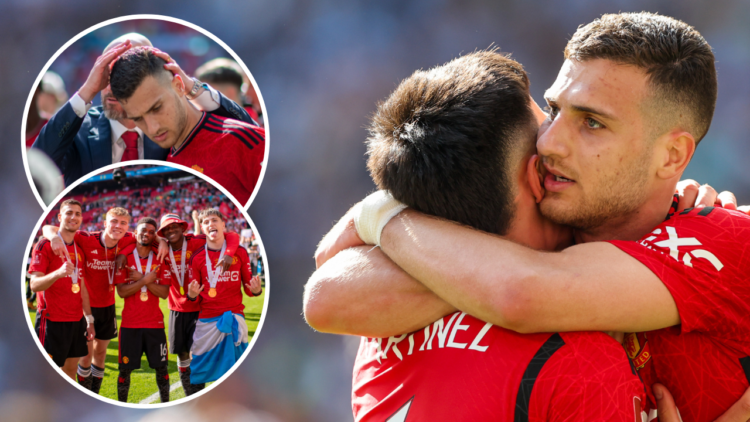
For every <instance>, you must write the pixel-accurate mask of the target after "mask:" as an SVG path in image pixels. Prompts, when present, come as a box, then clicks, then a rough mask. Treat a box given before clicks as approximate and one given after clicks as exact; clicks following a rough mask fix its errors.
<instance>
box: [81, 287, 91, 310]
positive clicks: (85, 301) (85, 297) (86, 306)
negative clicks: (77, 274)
mask: <svg viewBox="0 0 750 422" xmlns="http://www.w3.org/2000/svg"><path fill="white" fill-rule="evenodd" d="M81 303H82V306H83V315H85V316H88V315H91V299H90V298H89V291H88V289H86V283H81Z"/></svg>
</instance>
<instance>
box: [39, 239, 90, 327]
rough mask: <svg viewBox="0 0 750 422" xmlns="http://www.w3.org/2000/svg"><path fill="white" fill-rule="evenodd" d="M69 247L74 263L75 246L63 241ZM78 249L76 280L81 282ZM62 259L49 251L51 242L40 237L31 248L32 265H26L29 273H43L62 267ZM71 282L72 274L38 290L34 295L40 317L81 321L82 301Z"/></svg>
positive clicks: (79, 251)
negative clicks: (32, 249) (72, 287)
mask: <svg viewBox="0 0 750 422" xmlns="http://www.w3.org/2000/svg"><path fill="white" fill-rule="evenodd" d="M65 246H66V247H67V248H68V254H69V255H70V259H71V261H72V262H73V265H75V263H76V255H75V254H76V252H75V251H76V247H75V246H74V245H73V244H70V245H68V244H66V245H65ZM77 250H78V274H79V277H78V283H79V284H80V283H82V282H83V273H84V271H83V266H84V258H83V253H82V252H81V248H77ZM64 262H65V258H60V257H58V256H57V255H55V253H54V252H52V247H51V246H50V241H49V240H47V239H44V238H43V239H42V240H40V241H39V243H37V244H36V247H34V252H33V253H32V255H31V265H30V266H29V274H31V273H35V272H40V273H43V274H44V275H47V274H49V273H51V272H52V271H55V270H57V269H58V268H60V267H62V265H63V263H64ZM72 285H73V279H72V278H71V277H62V278H58V279H57V281H55V282H54V283H53V284H52V286H50V287H49V288H48V289H47V290H44V291H41V292H39V293H38V294H37V303H36V306H37V312H41V313H42V316H44V317H45V318H46V319H48V320H50V321H56V322H66V321H67V322H70V321H80V320H81V318H82V317H83V304H82V301H81V291H80V290H79V291H78V293H73V291H72V290H71V286H72Z"/></svg>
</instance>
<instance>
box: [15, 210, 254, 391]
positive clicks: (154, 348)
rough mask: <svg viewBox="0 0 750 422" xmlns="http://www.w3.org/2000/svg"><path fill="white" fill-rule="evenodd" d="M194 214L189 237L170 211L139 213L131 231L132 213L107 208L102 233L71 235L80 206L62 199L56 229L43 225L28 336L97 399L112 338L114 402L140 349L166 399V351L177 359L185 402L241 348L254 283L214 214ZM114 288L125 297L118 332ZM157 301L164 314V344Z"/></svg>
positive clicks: (242, 253)
mask: <svg viewBox="0 0 750 422" xmlns="http://www.w3.org/2000/svg"><path fill="white" fill-rule="evenodd" d="M193 216H194V224H195V226H196V228H198V227H200V229H199V230H196V233H187V232H186V231H187V229H188V226H189V225H188V223H187V222H186V221H184V220H182V219H180V217H179V216H178V215H176V214H166V215H164V216H162V217H161V219H160V222H159V223H157V222H156V220H155V219H154V218H151V217H143V218H141V219H140V220H138V222H137V223H136V224H135V227H134V228H135V232H130V231H129V228H130V224H131V221H130V220H131V216H130V213H129V212H128V211H127V210H126V209H124V208H120V207H114V208H111V209H109V210H108V211H107V213H106V222H105V229H104V230H103V231H100V232H85V231H80V230H79V228H80V225H81V222H82V219H83V218H82V205H81V203H80V202H79V201H77V200H75V199H67V200H64V201H62V202H61V203H60V209H59V215H58V218H59V222H60V224H59V227H55V226H44V227H43V230H42V232H43V238H42V239H41V240H40V241H39V242H38V243H37V244H36V246H35V247H34V249H33V253H32V260H31V265H30V267H29V274H30V275H31V279H30V287H31V290H32V291H34V292H37V293H38V295H37V313H36V322H35V331H36V334H37V336H38V338H39V341H40V343H41V344H42V346H43V347H44V349H45V351H46V352H47V354H48V355H49V357H50V358H51V359H52V361H53V362H54V363H55V364H56V365H57V366H58V367H60V368H61V369H62V371H63V372H64V373H65V374H66V375H68V376H69V377H71V378H72V379H74V380H75V379H77V381H78V383H79V384H81V385H82V386H83V387H84V388H86V389H89V390H91V391H93V392H94V393H97V394H98V393H99V390H100V388H101V384H102V379H103V377H104V374H105V358H106V354H107V346H108V345H109V342H110V340H111V339H113V338H115V337H118V335H119V357H118V362H119V374H118V379H117V396H118V399H119V400H120V401H123V402H126V401H127V399H128V392H129V389H130V375H131V372H132V371H133V370H136V369H139V368H140V367H141V357H142V355H143V353H146V357H147V360H148V364H149V366H150V367H151V368H152V369H154V370H155V372H156V384H157V386H158V390H159V396H160V397H161V401H162V402H166V401H169V392H170V384H169V374H168V370H167V366H168V353H173V354H176V355H177V358H178V362H177V366H178V370H179V374H180V380H181V382H182V388H183V389H184V391H185V394H186V396H189V395H191V394H194V393H196V392H197V391H200V390H202V389H203V388H204V387H205V383H206V382H210V381H215V380H217V379H218V378H220V377H221V376H222V375H223V374H224V373H226V371H227V370H228V369H229V368H231V366H232V365H233V364H234V363H235V362H236V361H237V359H239V357H240V356H241V355H242V353H243V352H244V350H245V349H246V347H247V344H248V330H247V325H246V323H245V320H244V313H243V310H244V305H243V303H242V299H243V295H242V292H243V291H244V292H245V294H246V295H248V296H253V297H254V296H258V295H260V294H261V293H262V286H261V281H260V279H259V277H258V276H253V275H252V265H251V263H250V259H249V257H248V254H247V251H246V250H245V249H244V248H242V247H239V244H240V237H239V235H238V234H236V233H233V232H227V231H226V226H225V221H226V217H225V216H224V215H223V214H222V213H221V212H220V211H219V210H217V209H215V208H208V209H204V210H202V211H200V212H199V213H194V214H193ZM199 232H202V233H203V234H197V233H199ZM115 291H116V292H117V294H118V295H119V296H120V297H122V298H123V299H124V306H123V309H122V313H121V324H120V329H119V334H118V327H117V315H116V310H115ZM160 299H167V300H168V306H169V310H170V311H169V323H168V338H169V341H168V342H167V334H166V333H165V330H164V328H165V327H164V315H163V314H162V312H161V309H160V307H159V301H160ZM167 345H169V348H168V347H167Z"/></svg>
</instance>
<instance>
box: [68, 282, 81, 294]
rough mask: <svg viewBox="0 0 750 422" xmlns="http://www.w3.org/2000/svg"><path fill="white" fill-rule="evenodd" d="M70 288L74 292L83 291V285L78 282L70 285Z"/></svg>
mask: <svg viewBox="0 0 750 422" xmlns="http://www.w3.org/2000/svg"><path fill="white" fill-rule="evenodd" d="M70 290H71V291H72V292H73V293H78V292H80V291H81V286H79V285H78V283H75V284H71V285H70Z"/></svg>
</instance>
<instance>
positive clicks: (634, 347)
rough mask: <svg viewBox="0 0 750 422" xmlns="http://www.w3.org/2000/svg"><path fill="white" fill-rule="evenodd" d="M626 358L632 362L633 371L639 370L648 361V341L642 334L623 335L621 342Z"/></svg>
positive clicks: (649, 355) (649, 357)
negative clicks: (623, 339)
mask: <svg viewBox="0 0 750 422" xmlns="http://www.w3.org/2000/svg"><path fill="white" fill-rule="evenodd" d="M623 345H624V346H625V351H626V352H627V354H628V357H629V358H630V360H631V361H633V366H635V369H641V368H643V366H644V365H646V362H648V360H649V359H651V352H649V349H648V339H647V338H646V335H645V334H643V333H629V334H626V335H625V341H624V342H623Z"/></svg>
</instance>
